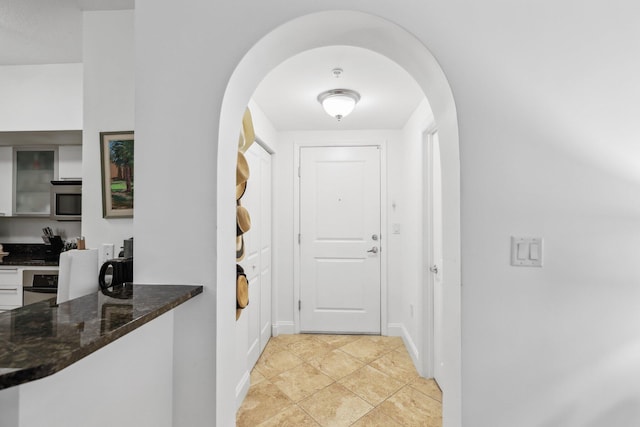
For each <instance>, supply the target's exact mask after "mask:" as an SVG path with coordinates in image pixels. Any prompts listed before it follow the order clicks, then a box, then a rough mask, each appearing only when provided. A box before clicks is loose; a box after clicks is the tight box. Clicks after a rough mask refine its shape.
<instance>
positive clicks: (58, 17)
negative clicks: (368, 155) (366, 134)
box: [0, 0, 424, 130]
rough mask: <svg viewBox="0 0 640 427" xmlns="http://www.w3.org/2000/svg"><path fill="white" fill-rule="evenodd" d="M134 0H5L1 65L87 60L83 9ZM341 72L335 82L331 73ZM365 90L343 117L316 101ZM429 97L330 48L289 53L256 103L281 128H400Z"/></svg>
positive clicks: (378, 67) (390, 68) (362, 57)
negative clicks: (331, 93) (330, 93)
mask: <svg viewBox="0 0 640 427" xmlns="http://www.w3.org/2000/svg"><path fill="white" fill-rule="evenodd" d="M133 7H134V0H2V1H1V2H0V65H27V64H54V63H77V62H82V12H83V11H86V10H115V9H132V8H133ZM336 67H339V68H342V69H343V70H344V73H343V75H342V77H341V78H339V79H336V78H335V77H334V76H333V74H332V72H331V70H332V69H334V68H336ZM335 88H346V89H353V90H356V91H358V92H359V93H360V95H361V97H362V98H361V100H360V102H359V103H358V105H357V106H356V109H355V111H354V112H353V113H352V114H351V115H349V116H347V117H345V118H344V119H343V120H342V121H341V122H337V120H335V119H333V118H332V117H329V116H328V115H327V114H326V113H324V111H323V110H322V107H321V106H320V104H319V103H318V102H317V99H316V98H317V96H318V94H319V93H320V92H323V91H325V90H328V89H335ZM423 98H424V95H423V93H422V91H421V89H420V88H419V87H418V85H417V84H416V82H415V81H414V80H413V78H412V77H411V76H409V74H408V73H407V72H406V71H405V70H404V69H403V68H401V67H400V66H398V65H397V64H396V63H394V62H392V61H390V60H389V59H387V58H386V57H384V56H382V55H379V54H377V53H375V52H372V51H369V50H366V49H361V48H355V47H349V46H330V47H324V48H318V49H313V50H310V51H307V52H303V53H301V54H299V55H296V56H294V57H291V58H289V59H288V60H286V61H285V62H283V63H282V64H280V65H279V66H277V67H276V68H275V69H273V70H272V71H271V72H270V73H269V74H268V75H267V76H266V77H265V78H264V80H263V81H262V82H261V84H260V85H259V86H258V88H257V89H256V92H255V94H254V100H255V101H256V103H257V104H258V105H259V106H260V107H261V108H262V110H263V111H264V112H265V114H266V115H267V116H268V117H269V118H270V119H271V120H272V122H273V124H274V126H275V127H276V128H277V129H278V130H339V129H341V130H354V129H399V128H401V127H402V126H404V124H405V123H406V121H407V119H408V118H409V115H410V114H411V113H412V112H413V111H414V110H415V108H416V106H417V105H418V103H419V102H420V101H421V100H422V99H423Z"/></svg>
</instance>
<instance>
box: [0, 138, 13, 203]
mask: <svg viewBox="0 0 640 427" xmlns="http://www.w3.org/2000/svg"><path fill="white" fill-rule="evenodd" d="M12 195H13V148H12V147H0V215H11V212H12V209H11V203H12V202H11V200H12V197H13V196H12Z"/></svg>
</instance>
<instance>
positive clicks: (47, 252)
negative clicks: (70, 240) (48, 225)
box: [44, 236, 64, 261]
mask: <svg viewBox="0 0 640 427" xmlns="http://www.w3.org/2000/svg"><path fill="white" fill-rule="evenodd" d="M47 240H48V241H47ZM63 248H64V242H63V241H62V238H61V237H60V236H51V237H47V239H46V240H45V248H44V259H45V260H47V261H59V260H60V252H62V249H63Z"/></svg>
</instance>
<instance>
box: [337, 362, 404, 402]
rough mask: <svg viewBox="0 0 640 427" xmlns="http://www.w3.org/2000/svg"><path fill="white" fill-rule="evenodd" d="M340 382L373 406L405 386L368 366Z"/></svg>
mask: <svg viewBox="0 0 640 427" xmlns="http://www.w3.org/2000/svg"><path fill="white" fill-rule="evenodd" d="M338 382H339V383H340V384H342V385H343V386H345V387H346V388H348V389H349V390H351V391H352V392H354V393H355V394H357V395H358V396H360V397H362V398H363V399H364V400H366V401H367V402H369V403H370V404H371V405H373V406H376V405H379V404H380V403H381V402H382V401H383V400H385V399H386V398H387V397H389V396H391V395H392V394H393V393H395V392H396V391H398V390H400V388H401V387H402V386H403V385H404V383H402V382H400V381H398V380H396V379H394V378H391V377H390V376H389V375H386V374H384V373H382V372H380V371H378V370H377V369H374V368H372V367H371V366H368V365H367V366H365V367H363V368H362V369H358V370H357V371H355V372H354V373H352V374H350V375H347V376H346V377H344V378H343V379H341V380H340V381H338Z"/></svg>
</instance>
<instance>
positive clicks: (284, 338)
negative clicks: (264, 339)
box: [269, 334, 313, 348]
mask: <svg viewBox="0 0 640 427" xmlns="http://www.w3.org/2000/svg"><path fill="white" fill-rule="evenodd" d="M312 337H313V335H311V334H283V335H278V336H277V337H271V339H270V340H269V342H273V343H274V344H276V345H278V346H280V347H282V348H286V347H287V345H289V344H291V343H294V342H298V341H301V340H308V339H311V338H312Z"/></svg>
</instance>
